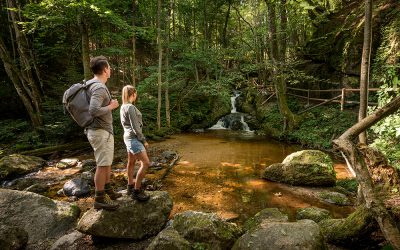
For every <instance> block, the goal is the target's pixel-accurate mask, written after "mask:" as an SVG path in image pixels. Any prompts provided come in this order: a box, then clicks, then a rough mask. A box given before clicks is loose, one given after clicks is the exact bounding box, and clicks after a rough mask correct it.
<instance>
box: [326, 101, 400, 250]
mask: <svg viewBox="0 0 400 250" xmlns="http://www.w3.org/2000/svg"><path fill="white" fill-rule="evenodd" d="M399 107H400V96H399V97H396V98H394V99H393V100H392V101H391V102H390V103H388V104H386V105H385V106H384V107H382V108H379V109H378V110H376V111H375V112H374V113H372V114H371V115H369V116H367V117H366V118H364V119H362V120H361V121H359V122H358V123H356V124H355V125H353V126H352V127H351V128H349V129H348V130H347V131H345V132H344V133H343V134H342V135H341V136H340V137H339V138H338V139H336V140H334V141H333V143H334V146H335V147H336V148H337V149H338V150H340V151H341V152H342V153H343V154H344V155H345V158H346V159H347V160H348V161H349V162H350V165H351V166H352V167H353V169H354V171H355V173H356V178H357V181H358V183H359V185H360V187H361V191H362V195H363V197H364V202H365V206H366V207H367V208H368V209H371V211H372V213H373V214H374V218H375V219H376V221H377V222H378V224H379V227H380V229H381V231H382V233H383V235H384V236H385V238H386V240H388V241H389V242H390V244H391V245H392V247H393V248H394V249H400V231H399V229H398V228H397V226H396V223H395V221H394V220H393V218H392V216H391V215H390V213H389V212H388V211H387V209H386V208H385V206H384V203H383V201H382V200H381V199H380V196H379V195H378V194H377V193H376V191H375V189H374V187H373V183H372V179H371V175H370V173H369V171H368V166H367V164H366V161H365V158H364V156H363V154H362V153H361V151H360V149H359V148H358V147H357V146H356V145H355V144H354V142H353V141H354V140H355V139H356V137H357V136H358V135H359V134H360V133H362V132H363V131H365V130H367V129H368V128H370V127H371V126H372V125H374V124H375V123H377V122H378V121H380V120H382V119H383V118H385V117H387V116H389V115H390V114H393V113H394V112H396V111H397V110H398V109H399Z"/></svg>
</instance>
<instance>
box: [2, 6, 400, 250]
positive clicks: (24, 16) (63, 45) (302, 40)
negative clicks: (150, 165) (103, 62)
mask: <svg viewBox="0 0 400 250" xmlns="http://www.w3.org/2000/svg"><path fill="white" fill-rule="evenodd" d="M0 30H1V33H0V59H1V64H2V65H3V66H2V67H0V117H1V118H0V158H1V157H4V156H7V155H11V154H15V153H18V154H27V155H37V156H44V155H46V156H47V157H48V156H50V155H51V156H52V157H55V156H58V155H61V154H62V152H64V151H65V150H69V151H71V150H72V151H73V150H81V149H82V147H86V149H87V147H88V144H87V139H86V136H85V135H84V133H83V129H82V128H81V127H79V126H78V125H77V124H76V123H75V122H74V121H73V120H72V119H71V117H70V116H69V115H68V113H66V112H65V110H64V107H63V104H62V97H63V94H64V91H65V90H66V89H68V88H69V87H70V86H71V85H72V84H74V83H78V82H82V80H89V79H91V78H92V77H93V74H92V73H91V70H90V65H89V62H90V58H93V57H95V56H99V55H103V56H105V57H106V58H107V59H108V60H109V63H110V67H111V78H110V79H109V81H108V83H107V87H108V88H109V90H110V92H111V95H112V96H113V98H116V99H118V100H119V102H120V103H122V102H121V90H122V88H123V87H124V86H125V85H132V86H135V87H136V89H137V91H138V93H139V97H138V101H137V106H138V108H139V109H140V110H141V112H142V113H143V121H144V134H145V135H146V137H147V138H148V139H149V140H150V141H152V142H160V141H165V140H167V139H168V138H171V137H173V136H174V135H180V134H185V133H194V132H198V131H201V132H204V131H207V129H208V128H211V127H212V126H213V125H214V124H216V123H217V122H218V121H219V120H220V119H221V118H223V117H225V116H226V115H229V114H230V113H231V109H232V106H231V105H232V103H231V100H232V96H235V95H236V94H237V93H240V94H237V98H236V99H235V100H236V103H235V104H234V106H235V105H236V108H237V111H238V112H241V113H243V114H246V115H244V118H243V117H242V119H244V121H245V122H246V123H247V124H248V127H249V130H251V131H253V133H254V134H255V135H257V136H260V138H261V137H262V138H272V139H273V140H277V141H279V142H282V143H287V144H290V145H298V146H300V147H302V148H305V149H315V150H322V151H324V152H328V153H329V154H331V155H334V157H337V158H340V159H341V160H342V161H346V162H347V165H349V166H352V167H353V169H354V171H355V174H356V179H354V180H352V181H349V183H347V184H346V185H351V186H352V189H353V190H352V191H353V192H355V193H356V194H355V196H356V199H357V201H358V205H359V207H362V208H364V207H366V208H367V209H369V210H370V211H372V212H371V213H372V214H371V215H368V216H372V217H373V218H374V219H375V220H376V221H377V224H378V226H377V227H379V228H380V233H381V234H382V235H383V238H384V239H385V241H384V243H382V242H381V243H379V244H380V245H379V244H377V246H374V247H371V248H369V249H381V248H383V247H385V246H386V247H387V246H389V247H390V245H391V247H392V248H393V249H399V248H400V233H399V218H400V212H399V209H398V206H399V204H400V198H399V187H398V183H399V182H398V173H399V171H400V144H399V138H400V112H398V108H399V107H400V101H399V99H398V98H400V97H398V93H399V86H398V85H399V84H400V80H399V76H400V2H399V1H398V0H363V1H360V0H265V1H261V0H168V1H167V0H140V1H139V0H119V1H115V0H107V1H105V0H29V1H28V0H1V1H0ZM229 122H230V123H231V125H232V124H234V122H235V121H229ZM226 123H228V122H226ZM113 124H114V133H115V138H122V135H123V128H122V127H121V126H120V114H119V112H113ZM231 129H232V130H241V127H240V128H235V126H233V125H232V126H231ZM116 140H117V139H116ZM266 140H269V139H266ZM121 142H122V139H121ZM178 151H179V150H178ZM78 152H81V151H78ZM377 159H380V160H379V164H380V165H379V164H378V163H377V164H376V165H379V167H382V164H383V165H387V166H390V168H391V169H394V170H393V171H394V172H393V173H392V172H391V173H390V174H388V172H387V171H386V170H385V171H386V172H385V171H383V170H379V171H380V172H379V171H378V170H376V171H375V170H373V169H372V168H371V164H372V162H373V161H374V160H375V161H378V160H377ZM382 159H383V160H382ZM374 166H375V165H374ZM383 169H386V168H385V167H383ZM0 170H1V167H0ZM374 171H375V172H374ZM0 172H1V171H0ZM389 172H390V171H389ZM1 177H2V176H1ZM385 178H388V180H384V181H382V180H383V179H385ZM1 179H2V178H0V180H1ZM380 181H381V182H384V183H385V184H384V186H385V185H386V184H387V183H390V184H388V185H389V186H390V187H391V189H390V190H389V191H388V187H387V185H386V186H385V188H384V189H385V190H386V192H388V193H390V195H388V196H385V199H380V198H381V197H383V195H381V193H380V192H381V191H382V190H380V191H377V190H376V189H377V188H376V185H377V184H376V183H377V182H380ZM396 185H397V187H396ZM357 186H358V193H357ZM389 196H390V198H388V197H389ZM393 197H395V198H393ZM388 201H390V202H392V203H390V202H388ZM389 203H390V204H391V205H390V204H389ZM388 204H389V205H388ZM393 204H394V205H393ZM0 208H1V207H0ZM0 210H1V209H0ZM357 211H360V210H357ZM360 213H361V212H360ZM362 216H364V215H362ZM349 217H350V216H349ZM335 225H336V226H337V225H338V224H335ZM342 226H343V228H346V225H344V224H343V225H342ZM337 227H338V228H339V229H338V230H339V231H340V227H339V226H337ZM343 230H344V229H343ZM325 237H328V238H329V237H331V236H326V235H325ZM332 237H333V236H332ZM354 238H356V236H354ZM332 242H333V243H332ZM332 242H330V243H332V244H334V245H335V244H336V243H337V242H335V241H332ZM343 242H345V243H344V244H345V245H346V247H350V248H349V249H352V248H351V247H354V246H356V247H358V245H357V244H358V243H355V242H353V241H351V240H350V241H343ZM343 242H341V243H343ZM352 244H353V245H352ZM385 244H386V245H385ZM228 245H229V244H228ZM337 245H340V244H339V243H337ZM196 246H197V245H196ZM342 246H343V245H342ZM202 247H204V246H203V245H201V246H199V247H198V248H196V247H194V249H208V248H207V247H205V248H202ZM230 247H231V245H229V247H225V246H223V247H221V249H230ZM235 247H238V248H236V249H242V248H244V247H242V248H240V247H239V246H238V245H237V244H235ZM210 249H211V248H210ZM310 249H318V248H310ZM345 249H347V248H345ZM387 249H390V248H387Z"/></svg>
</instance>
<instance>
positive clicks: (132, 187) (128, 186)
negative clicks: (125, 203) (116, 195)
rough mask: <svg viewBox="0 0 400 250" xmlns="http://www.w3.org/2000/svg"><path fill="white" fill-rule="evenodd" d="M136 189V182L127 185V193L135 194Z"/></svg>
mask: <svg viewBox="0 0 400 250" xmlns="http://www.w3.org/2000/svg"><path fill="white" fill-rule="evenodd" d="M134 189H135V184H132V185H129V184H128V185H127V186H126V194H127V195H132V194H133V190H134Z"/></svg>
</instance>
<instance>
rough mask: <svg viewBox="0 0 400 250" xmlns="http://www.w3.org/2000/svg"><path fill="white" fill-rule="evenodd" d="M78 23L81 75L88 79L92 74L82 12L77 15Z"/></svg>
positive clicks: (87, 37)
mask: <svg viewBox="0 0 400 250" xmlns="http://www.w3.org/2000/svg"><path fill="white" fill-rule="evenodd" d="M78 25H79V30H80V32H81V49H82V52H81V53H82V66H83V75H84V77H85V79H86V80H89V79H90V78H92V76H93V75H92V72H91V70H90V49H89V31H88V25H87V22H86V19H85V16H84V15H83V14H82V13H81V14H79V15H78Z"/></svg>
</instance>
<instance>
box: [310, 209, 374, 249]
mask: <svg viewBox="0 0 400 250" xmlns="http://www.w3.org/2000/svg"><path fill="white" fill-rule="evenodd" d="M318 224H319V226H320V228H321V231H322V233H323V235H324V237H325V240H326V241H327V242H329V243H331V244H334V245H339V246H345V247H352V246H353V247H357V248H358V247H360V246H368V245H369V243H371V240H372V238H371V234H372V233H373V232H375V231H377V230H378V229H379V226H378V223H377V222H376V220H375V218H374V217H373V215H372V212H371V211H369V209H367V208H365V207H363V206H360V207H358V208H357V210H356V211H355V212H353V213H352V214H350V215H349V216H348V217H347V218H344V219H328V220H322V221H320V222H319V223H318ZM371 244H372V245H374V244H376V242H373V243H371Z"/></svg>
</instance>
